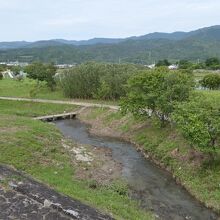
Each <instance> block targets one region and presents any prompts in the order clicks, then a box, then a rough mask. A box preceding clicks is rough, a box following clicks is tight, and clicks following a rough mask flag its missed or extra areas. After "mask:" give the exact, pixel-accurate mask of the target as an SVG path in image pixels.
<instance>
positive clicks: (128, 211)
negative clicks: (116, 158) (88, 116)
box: [0, 100, 153, 220]
mask: <svg viewBox="0 0 220 220" xmlns="http://www.w3.org/2000/svg"><path fill="white" fill-rule="evenodd" d="M74 109H75V107H74V106H72V105H71V106H70V105H56V104H41V103H32V102H18V101H3V100H0V135H1V141H0V163H3V164H8V165H12V166H14V167H15V168H17V169H19V170H22V171H25V172H27V173H28V174H30V175H32V176H33V177H35V178H36V179H38V180H41V181H43V182H44V183H47V184H49V185H50V186H51V187H53V188H55V189H56V190H58V191H60V192H62V193H64V194H66V195H69V196H71V197H73V198H75V199H78V200H80V201H82V202H84V203H86V204H89V205H91V206H93V207H96V208H98V209H99V210H101V211H103V212H107V213H112V214H113V216H114V217H115V218H116V219H126V220H129V219H130V220H139V219H143V220H144V219H145V220H148V219H153V217H152V216H151V214H149V213H147V212H146V211H143V210H141V209H140V208H139V207H138V205H137V204H136V202H134V201H132V200H131V199H129V197H128V196H127V195H126V194H125V195H120V193H118V188H117V183H112V184H114V187H101V186H100V187H97V188H95V189H93V188H91V187H90V181H89V180H78V179H77V178H76V177H75V176H74V171H75V169H76V167H75V166H76V165H75V164H73V163H72V159H71V157H70V154H69V152H67V151H66V150H65V149H64V148H63V147H62V143H63V139H64V138H63V136H62V135H61V133H60V132H59V131H58V129H57V128H56V127H55V126H54V125H53V124H50V123H43V122H41V121H36V120H33V119H32V117H35V116H39V115H45V114H51V113H62V112H63V111H72V110H74ZM68 144H72V145H73V146H76V144H75V143H72V142H70V143H69V142H68ZM0 184H1V183H0Z"/></svg>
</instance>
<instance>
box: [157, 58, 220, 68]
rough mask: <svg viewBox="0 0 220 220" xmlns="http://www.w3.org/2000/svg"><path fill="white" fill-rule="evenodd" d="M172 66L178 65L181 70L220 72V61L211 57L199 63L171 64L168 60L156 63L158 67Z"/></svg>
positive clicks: (180, 62)
mask: <svg viewBox="0 0 220 220" xmlns="http://www.w3.org/2000/svg"><path fill="white" fill-rule="evenodd" d="M171 64H176V65H178V68H179V69H189V70H196V69H207V70H218V69H219V70H220V59H218V58H217V57H211V58H208V59H206V60H205V61H199V62H196V63H194V62H192V61H189V60H179V61H178V62H174V63H172V62H170V61H169V60H167V59H164V60H159V61H158V62H157V63H156V66H157V67H160V66H169V65H171Z"/></svg>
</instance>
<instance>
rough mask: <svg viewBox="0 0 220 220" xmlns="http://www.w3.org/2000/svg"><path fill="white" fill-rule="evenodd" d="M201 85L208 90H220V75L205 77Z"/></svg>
mask: <svg viewBox="0 0 220 220" xmlns="http://www.w3.org/2000/svg"><path fill="white" fill-rule="evenodd" d="M200 83H201V85H202V86H203V87H205V88H208V89H219V88H220V75H219V74H208V75H206V76H204V77H203V79H202V80H201V81H200Z"/></svg>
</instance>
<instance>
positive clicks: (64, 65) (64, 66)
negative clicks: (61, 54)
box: [56, 63, 76, 69]
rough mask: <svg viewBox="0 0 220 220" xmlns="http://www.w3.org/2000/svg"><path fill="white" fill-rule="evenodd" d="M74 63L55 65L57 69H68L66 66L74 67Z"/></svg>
mask: <svg viewBox="0 0 220 220" xmlns="http://www.w3.org/2000/svg"><path fill="white" fill-rule="evenodd" d="M75 66H76V64H75V63H74V64H57V65H56V67H57V68H58V69H68V68H72V67H75Z"/></svg>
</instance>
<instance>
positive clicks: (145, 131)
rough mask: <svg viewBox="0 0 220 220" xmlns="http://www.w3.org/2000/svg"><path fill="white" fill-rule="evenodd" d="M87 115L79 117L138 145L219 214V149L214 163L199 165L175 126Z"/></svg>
mask: <svg viewBox="0 0 220 220" xmlns="http://www.w3.org/2000/svg"><path fill="white" fill-rule="evenodd" d="M97 111H98V112H99V115H97V114H96V112H97ZM87 114H89V115H85V116H82V117H83V118H86V120H88V119H89V118H90V120H92V121H93V120H98V122H99V127H100V129H102V128H104V127H105V126H106V125H108V127H110V128H111V129H112V130H114V131H116V132H117V133H119V134H121V136H123V137H125V138H129V139H130V140H132V141H134V142H135V143H137V144H139V145H141V146H142V148H143V149H144V150H145V151H146V152H147V153H148V154H150V155H151V156H153V158H154V159H156V160H157V161H158V162H160V163H161V164H163V166H165V167H166V168H167V169H169V170H170V171H171V172H172V173H173V175H174V176H175V177H177V178H178V179H179V180H180V181H181V183H182V184H183V185H184V186H185V187H186V188H187V189H188V190H189V191H190V192H191V194H192V195H194V196H195V197H196V198H197V199H199V200H200V201H202V202H204V203H205V204H206V205H207V206H209V207H212V208H214V209H215V210H216V211H218V212H219V213H220V172H219V171H220V150H219V151H218V154H217V157H216V159H215V160H214V161H205V162H202V161H201V160H200V159H199V156H197V157H196V156H195V157H192V148H191V146H190V145H189V143H187V141H186V140H185V139H184V138H183V137H182V136H181V135H180V134H179V133H178V131H177V130H176V129H175V128H174V127H169V126H168V127H166V128H163V129H161V128H160V127H158V126H157V125H155V124H154V123H153V122H152V121H151V120H150V119H143V118H142V119H135V118H134V117H132V116H131V115H127V116H122V115H120V113H118V112H116V113H114V112H112V111H111V110H108V111H103V112H100V110H98V109H93V110H91V111H90V112H89V113H87ZM96 115H97V117H96ZM97 129H98V128H97ZM176 149H178V153H175V152H176ZM197 152H198V150H197ZM199 155H201V152H200V153H199Z"/></svg>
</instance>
